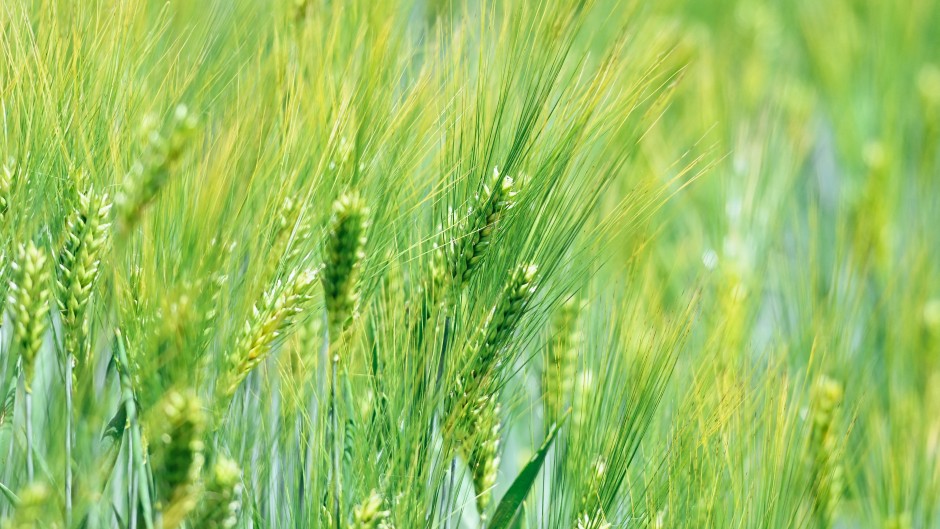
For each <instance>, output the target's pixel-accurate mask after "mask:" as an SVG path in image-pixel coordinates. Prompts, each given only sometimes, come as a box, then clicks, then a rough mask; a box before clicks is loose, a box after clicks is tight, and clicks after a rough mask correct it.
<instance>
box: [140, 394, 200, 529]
mask: <svg viewBox="0 0 940 529" xmlns="http://www.w3.org/2000/svg"><path fill="white" fill-rule="evenodd" d="M205 423H206V417H205V412H204V411H203V409H202V403H201V401H200V400H199V398H197V397H196V395H195V394H194V393H193V392H191V391H186V392H180V391H176V390H170V391H169V392H168V393H167V394H166V395H165V396H164V397H163V399H162V400H161V402H160V403H158V404H157V409H156V414H155V417H154V418H153V420H152V421H151V431H150V432H149V433H150V452H151V465H152V468H153V475H154V478H155V480H156V492H157V495H156V496H157V505H156V506H157V508H159V509H160V510H161V511H162V513H163V527H164V528H165V529H171V528H174V527H178V526H179V524H180V523H182V521H183V520H184V519H185V518H186V516H188V515H189V513H190V512H191V511H192V510H193V509H194V508H195V507H196V503H197V500H198V494H197V492H198V491H197V489H196V484H197V482H198V480H199V478H200V474H201V472H202V466H203V462H204V460H205V456H204V449H205V447H204V445H203V438H202V436H203V432H204V429H205Z"/></svg>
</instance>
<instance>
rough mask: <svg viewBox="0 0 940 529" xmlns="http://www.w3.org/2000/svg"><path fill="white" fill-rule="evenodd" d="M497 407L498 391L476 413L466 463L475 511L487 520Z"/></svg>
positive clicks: (496, 454)
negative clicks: (473, 436)
mask: <svg viewBox="0 0 940 529" xmlns="http://www.w3.org/2000/svg"><path fill="white" fill-rule="evenodd" d="M499 414H500V408H499V403H498V397H497V395H495V394H494V395H491V396H490V397H489V398H488V399H487V402H486V405H485V406H482V407H481V408H480V410H479V412H478V413H477V414H476V417H475V420H474V423H475V424H474V429H475V430H476V432H477V433H478V435H477V441H476V443H475V444H474V446H472V447H471V448H470V454H469V456H468V462H467V463H468V465H469V467H470V472H471V475H472V477H473V488H474V490H475V491H476V503H477V511H478V512H479V513H480V519H481V520H483V521H485V520H486V512H487V509H488V508H489V505H490V501H491V500H492V497H493V487H494V486H495V485H496V478H497V474H498V472H499V441H500V437H499V434H500V419H499Z"/></svg>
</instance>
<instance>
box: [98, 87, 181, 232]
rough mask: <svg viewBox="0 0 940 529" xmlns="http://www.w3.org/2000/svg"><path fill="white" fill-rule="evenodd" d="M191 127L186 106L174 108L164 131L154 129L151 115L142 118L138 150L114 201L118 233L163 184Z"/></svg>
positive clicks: (130, 224) (133, 220)
mask: <svg viewBox="0 0 940 529" xmlns="http://www.w3.org/2000/svg"><path fill="white" fill-rule="evenodd" d="M195 128H196V118H195V115H193V113H192V112H190V111H189V109H188V108H187V107H186V105H179V106H177V107H176V110H175V111H174V113H173V119H172V122H171V123H170V126H169V129H168V130H167V131H165V132H161V131H160V130H158V127H157V123H156V119H155V118H152V117H149V118H148V119H146V120H144V124H143V127H142V133H141V136H142V137H143V140H144V146H143V150H142V153H141V155H140V158H139V159H137V160H136V161H135V162H134V164H133V166H131V170H130V172H129V173H128V175H127V176H126V177H125V178H124V183H123V186H122V188H121V191H120V193H119V194H118V196H117V200H116V203H117V212H118V227H119V229H120V231H121V232H122V233H126V232H127V231H129V230H130V229H132V228H133V227H134V226H135V225H136V224H137V222H138V221H139V220H140V218H141V215H142V214H143V212H144V210H145V209H146V208H147V206H149V205H150V204H151V203H152V202H153V201H154V200H155V199H156V197H157V195H158V194H159V192H160V190H161V189H162V188H163V187H164V186H165V185H166V183H167V180H169V177H170V176H171V174H172V173H173V171H174V170H175V169H176V167H177V165H178V164H179V161H180V159H181V158H182V156H183V153H184V152H185V150H186V147H187V145H188V144H189V143H190V141H189V140H190V136H191V135H192V132H193V131H194V130H195Z"/></svg>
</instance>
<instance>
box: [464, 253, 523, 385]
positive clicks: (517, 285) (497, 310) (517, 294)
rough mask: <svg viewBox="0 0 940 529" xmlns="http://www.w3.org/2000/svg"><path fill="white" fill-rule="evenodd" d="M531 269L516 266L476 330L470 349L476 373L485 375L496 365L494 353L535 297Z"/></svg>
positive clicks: (496, 358)
mask: <svg viewBox="0 0 940 529" xmlns="http://www.w3.org/2000/svg"><path fill="white" fill-rule="evenodd" d="M537 272H538V267H536V266H535V265H521V266H519V267H518V268H517V269H516V270H515V272H514V273H513V275H512V277H511V278H510V280H509V282H508V283H507V284H506V286H505V287H504V288H503V291H502V293H501V295H500V297H499V300H498V301H497V303H496V305H495V306H494V307H493V309H492V311H491V312H490V314H489V316H488V317H487V319H486V321H485V322H484V324H483V327H482V328H481V329H480V331H479V333H478V336H477V340H476V341H475V342H474V343H473V344H472V345H471V348H472V351H471V356H470V358H472V359H474V362H475V364H476V366H477V369H478V373H477V374H484V373H486V372H487V371H489V370H490V369H491V368H492V367H494V364H495V363H496V362H497V361H498V353H499V352H500V351H501V350H502V349H503V347H505V346H506V344H507V343H508V342H509V339H510V338H511V337H512V333H513V332H514V331H515V329H516V326H517V325H518V323H519V320H520V319H522V315H523V313H524V312H525V310H526V306H527V305H528V303H529V301H530V300H531V299H532V295H533V294H534V293H535V275H536V273H537Z"/></svg>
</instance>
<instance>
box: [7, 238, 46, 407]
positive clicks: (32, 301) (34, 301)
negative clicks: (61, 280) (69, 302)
mask: <svg viewBox="0 0 940 529" xmlns="http://www.w3.org/2000/svg"><path fill="white" fill-rule="evenodd" d="M12 268H13V279H12V281H11V282H10V305H11V306H12V310H13V319H14V321H13V339H14V341H15V343H16V344H17V345H18V347H19V348H20V355H21V358H22V362H23V372H24V375H25V384H26V391H27V392H31V391H32V390H31V389H30V384H31V381H32V378H33V371H34V368H35V361H36V355H37V354H38V353H39V350H40V348H41V347H42V340H43V337H44V336H45V334H46V329H47V327H48V324H49V298H50V297H51V290H50V285H49V283H50V281H51V278H50V276H51V274H50V272H49V268H48V266H47V255H46V252H45V251H44V250H42V249H40V248H38V247H37V246H36V245H35V244H34V243H33V241H29V242H28V243H26V244H25V245H20V247H19V251H18V252H17V259H16V261H14V262H13V265H12Z"/></svg>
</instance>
